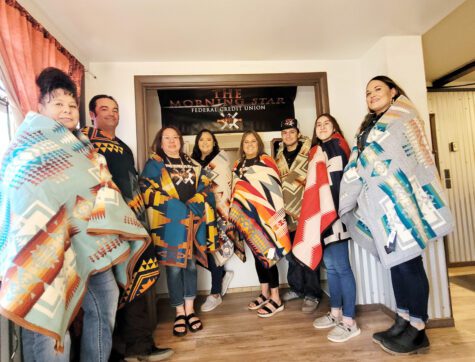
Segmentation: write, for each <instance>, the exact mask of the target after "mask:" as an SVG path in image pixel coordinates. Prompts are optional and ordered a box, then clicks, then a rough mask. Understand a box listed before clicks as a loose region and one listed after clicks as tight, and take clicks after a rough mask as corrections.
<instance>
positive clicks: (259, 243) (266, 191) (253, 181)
mask: <svg viewBox="0 0 475 362" xmlns="http://www.w3.org/2000/svg"><path fill="white" fill-rule="evenodd" d="M237 166H238V162H236V163H235V165H234V168H233V193H232V195H233V198H232V202H231V209H230V212H229V220H230V221H231V224H232V225H231V228H230V230H229V231H228V235H232V237H233V239H234V241H235V252H236V255H237V256H238V257H239V258H240V259H241V260H243V261H245V255H246V254H245V250H244V241H245V242H246V243H247V245H248V246H249V248H250V249H251V251H252V252H253V253H254V255H256V256H257V258H258V259H259V260H260V261H261V262H262V264H263V265H264V266H265V267H271V266H272V265H274V264H276V263H277V262H278V261H279V259H280V258H282V257H283V256H284V255H285V254H287V253H288V252H289V251H290V238H289V232H288V230H287V223H286V221H285V211H284V199H283V197H282V185H281V183H280V176H279V170H278V168H277V165H276V163H275V162H274V160H273V159H272V158H271V157H269V156H267V155H262V156H260V160H259V162H258V163H257V164H255V165H253V166H251V167H249V169H248V170H247V172H246V173H245V174H244V175H243V177H242V178H240V177H239V174H238V172H237Z"/></svg>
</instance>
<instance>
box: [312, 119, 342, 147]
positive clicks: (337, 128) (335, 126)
mask: <svg viewBox="0 0 475 362" xmlns="http://www.w3.org/2000/svg"><path fill="white" fill-rule="evenodd" d="M321 117H326V118H328V120H329V121H330V122H331V124H332V125H333V131H334V132H338V133H339V134H341V136H342V137H344V136H343V131H342V130H341V128H340V125H339V124H338V122H337V120H336V118H335V117H333V116H332V115H331V114H330V113H322V114H321V115H319V116H318V117H317V119H316V120H315V126H313V137H312V147H313V146H315V145H319V144H321V143H322V140H321V139H319V138H318V137H317V132H316V131H317V121H318V120H319V119H320V118H321Z"/></svg>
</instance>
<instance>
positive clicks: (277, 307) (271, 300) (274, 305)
mask: <svg viewBox="0 0 475 362" xmlns="http://www.w3.org/2000/svg"><path fill="white" fill-rule="evenodd" d="M267 304H271V305H272V306H273V307H274V308H275V309H274V310H276V309H279V308H280V307H282V303H280V304H277V303H276V302H275V300H274V299H272V298H270V299H269V300H268V301H267ZM264 308H266V307H263V309H264Z"/></svg>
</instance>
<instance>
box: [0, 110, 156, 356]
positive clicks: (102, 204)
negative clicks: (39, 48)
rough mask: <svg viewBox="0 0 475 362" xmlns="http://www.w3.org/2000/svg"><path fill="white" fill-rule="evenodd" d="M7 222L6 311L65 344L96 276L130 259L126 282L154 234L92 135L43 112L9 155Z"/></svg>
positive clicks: (0, 217) (2, 206) (120, 273)
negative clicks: (116, 181) (130, 203)
mask: <svg viewBox="0 0 475 362" xmlns="http://www.w3.org/2000/svg"><path fill="white" fill-rule="evenodd" d="M0 223H1V224H0V225H1V231H0V277H1V278H2V279H3V281H2V285H1V289H0V313H1V314H3V315H4V316H5V317H7V318H9V319H11V320H12V321H14V322H15V323H17V324H19V325H20V326H22V327H25V328H28V329H31V330H34V331H37V332H39V333H42V334H45V335H48V336H50V337H53V338H55V339H56V340H57V342H58V343H57V347H58V349H61V348H62V342H63V338H64V335H65V333H66V330H67V328H68V326H69V324H70V322H71V321H72V320H73V319H74V316H75V315H76V313H77V311H78V309H79V307H80V306H81V302H82V299H83V296H84V294H85V290H86V285H87V280H88V278H89V276H90V275H91V274H94V273H96V272H99V271H104V270H107V269H109V268H111V267H112V265H115V264H118V263H121V262H123V261H126V262H125V263H122V264H120V265H119V266H118V267H117V268H116V270H115V272H116V277H117V279H118V282H119V284H122V286H124V287H125V286H126V285H128V284H129V282H130V279H131V276H132V273H133V267H134V265H135V262H136V259H137V257H138V255H140V253H141V252H142V251H143V250H144V249H145V248H146V247H147V245H148V241H149V236H148V234H147V232H146V230H145V229H144V228H143V226H142V224H141V223H140V222H139V221H138V220H137V218H136V217H135V215H134V213H133V212H132V210H130V208H129V207H127V205H126V204H125V202H124V200H123V199H122V197H121V195H120V192H119V190H118V188H117V186H116V185H115V184H114V183H113V182H112V180H111V175H110V173H109V171H108V169H107V165H106V161H105V159H104V157H102V156H101V155H99V154H98V153H97V152H95V151H94V148H93V147H92V145H91V143H90V142H89V140H88V139H87V138H86V137H84V136H83V135H82V134H81V133H80V132H78V134H77V137H76V136H75V135H74V134H73V133H71V132H70V131H69V130H68V129H67V128H65V127H64V126H63V125H61V124H60V123H58V122H55V121H53V120H52V119H50V118H47V117H44V116H42V115H39V114H36V113H28V115H27V116H26V118H25V120H24V121H23V123H22V124H21V126H20V128H19V129H18V131H17V133H16V135H15V138H14V139H13V141H12V144H11V146H10V148H9V150H8V151H7V152H6V154H5V157H4V159H3V163H2V166H1V171H0ZM124 239H132V240H128V241H127V240H124ZM133 239H136V240H133ZM114 302H115V301H111V303H114Z"/></svg>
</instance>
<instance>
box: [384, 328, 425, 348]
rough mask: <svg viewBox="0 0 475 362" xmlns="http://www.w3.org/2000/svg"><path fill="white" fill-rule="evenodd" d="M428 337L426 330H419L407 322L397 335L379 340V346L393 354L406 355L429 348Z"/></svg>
mask: <svg viewBox="0 0 475 362" xmlns="http://www.w3.org/2000/svg"><path fill="white" fill-rule="evenodd" d="M429 345H430V343H429V339H428V338H427V335H426V330H425V329H423V330H421V331H419V330H418V329H417V328H415V327H413V326H412V325H410V324H409V326H407V328H406V329H405V330H404V332H402V333H401V334H400V335H399V336H397V337H393V338H385V339H383V341H382V342H381V348H382V349H384V350H385V351H386V352H388V353H391V354H394V355H407V354H415V353H420V352H425V351H426V350H427V349H429Z"/></svg>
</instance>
